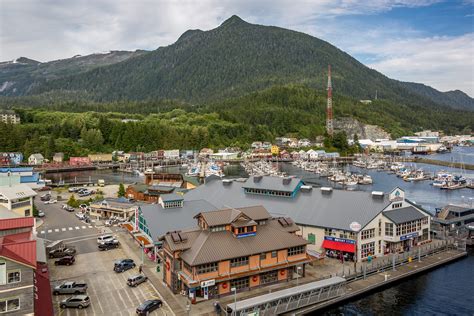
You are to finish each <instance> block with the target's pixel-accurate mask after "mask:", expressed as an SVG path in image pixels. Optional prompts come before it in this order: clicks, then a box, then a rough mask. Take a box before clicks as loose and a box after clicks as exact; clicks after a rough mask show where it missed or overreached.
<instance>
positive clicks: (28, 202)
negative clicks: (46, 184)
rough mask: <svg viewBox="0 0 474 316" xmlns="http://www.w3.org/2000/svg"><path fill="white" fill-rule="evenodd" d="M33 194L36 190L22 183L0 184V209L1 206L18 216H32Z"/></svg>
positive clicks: (34, 194)
mask: <svg viewBox="0 0 474 316" xmlns="http://www.w3.org/2000/svg"><path fill="white" fill-rule="evenodd" d="M35 196H36V192H35V191H33V190H32V189H31V188H30V187H29V186H28V185H26V184H24V183H22V184H16V185H11V186H0V209H2V208H3V209H4V210H7V211H11V212H13V213H15V214H17V215H19V216H24V217H32V216H33V198H34V197H35Z"/></svg>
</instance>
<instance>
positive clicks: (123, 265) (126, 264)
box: [114, 259, 136, 273]
mask: <svg viewBox="0 0 474 316" xmlns="http://www.w3.org/2000/svg"><path fill="white" fill-rule="evenodd" d="M135 266H136V265H135V263H134V262H133V260H132V259H124V260H120V261H119V262H116V263H115V265H114V271H115V272H117V273H120V272H124V271H127V270H130V269H133V268H135Z"/></svg>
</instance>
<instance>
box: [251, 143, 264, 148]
mask: <svg viewBox="0 0 474 316" xmlns="http://www.w3.org/2000/svg"><path fill="white" fill-rule="evenodd" d="M250 147H252V148H253V149H259V148H262V142H253V143H252V145H250Z"/></svg>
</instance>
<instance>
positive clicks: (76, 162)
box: [69, 157, 91, 166]
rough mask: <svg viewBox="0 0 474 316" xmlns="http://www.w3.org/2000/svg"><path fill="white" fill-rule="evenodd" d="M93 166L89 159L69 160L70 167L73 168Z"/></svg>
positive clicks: (74, 158)
mask: <svg viewBox="0 0 474 316" xmlns="http://www.w3.org/2000/svg"><path fill="white" fill-rule="evenodd" d="M90 164H91V160H90V158H89V157H71V158H69V165H71V166H88V165H90Z"/></svg>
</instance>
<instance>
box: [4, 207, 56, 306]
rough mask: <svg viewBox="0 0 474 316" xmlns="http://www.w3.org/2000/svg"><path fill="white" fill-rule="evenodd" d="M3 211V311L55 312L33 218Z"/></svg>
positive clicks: (42, 249)
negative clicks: (16, 215) (9, 214)
mask: <svg viewBox="0 0 474 316" xmlns="http://www.w3.org/2000/svg"><path fill="white" fill-rule="evenodd" d="M2 215H3V214H2V213H0V236H1V238H0V293H1V295H0V313H2V314H3V313H6V314H7V315H52V314H53V304H52V299H51V286H50V281H49V272H48V267H47V259H46V253H45V248H44V243H43V240H42V239H38V240H35V235H34V231H35V230H34V225H35V224H34V218H33V217H26V218H23V217H19V218H16V217H14V216H13V217H12V216H7V217H5V216H2Z"/></svg>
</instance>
